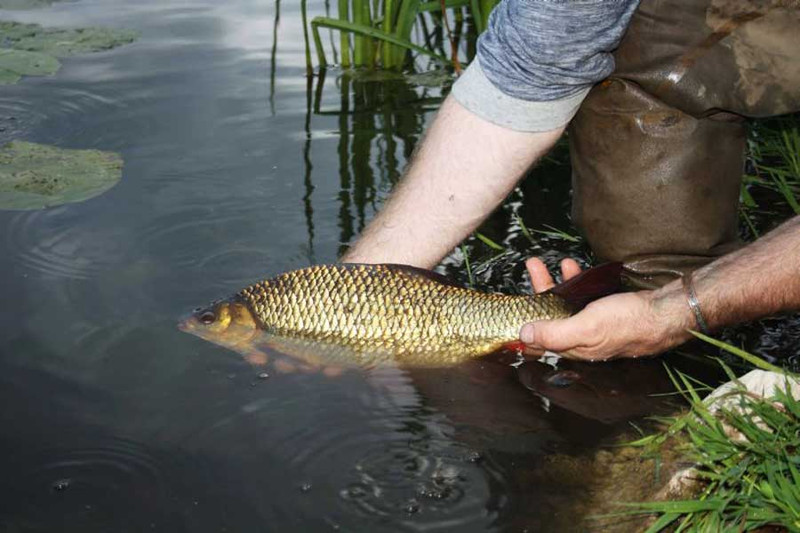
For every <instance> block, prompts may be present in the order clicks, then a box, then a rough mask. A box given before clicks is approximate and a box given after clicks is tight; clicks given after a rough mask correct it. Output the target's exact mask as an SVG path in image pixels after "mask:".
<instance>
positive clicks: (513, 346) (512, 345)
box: [503, 341, 526, 353]
mask: <svg viewBox="0 0 800 533" xmlns="http://www.w3.org/2000/svg"><path fill="white" fill-rule="evenodd" d="M503 348H505V349H506V350H510V351H512V352H520V353H521V352H523V351H524V350H525V348H526V346H525V343H523V342H522V341H511V342H508V343H506V344H504V345H503Z"/></svg>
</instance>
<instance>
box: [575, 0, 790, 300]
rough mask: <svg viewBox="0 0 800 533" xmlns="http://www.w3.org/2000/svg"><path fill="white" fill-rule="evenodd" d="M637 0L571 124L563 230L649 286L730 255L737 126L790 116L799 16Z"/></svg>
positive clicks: (740, 157) (741, 140)
mask: <svg viewBox="0 0 800 533" xmlns="http://www.w3.org/2000/svg"><path fill="white" fill-rule="evenodd" d="M786 5H788V4H786V3H785V2H784V3H781V2H778V1H777V0H774V1H769V0H763V1H752V2H751V1H748V2H744V1H741V0H700V1H697V0H658V1H654V0H642V3H641V5H640V8H639V10H638V11H637V13H636V15H635V16H634V18H633V20H632V22H631V26H630V27H629V30H628V32H627V34H626V36H625V37H624V38H623V40H622V42H621V43H620V47H619V49H618V50H617V52H616V53H615V58H616V61H617V69H616V71H615V73H614V75H613V77H612V78H611V79H609V80H607V81H606V82H604V83H602V84H600V85H598V86H596V87H595V88H594V89H592V91H591V92H590V93H589V96H588V97H587V99H586V100H585V101H584V103H583V105H582V106H581V109H580V111H579V112H578V114H577V115H576V117H575V119H574V120H573V122H572V124H571V126H570V147H571V152H572V165H573V220H574V222H575V223H576V225H577V226H578V228H579V229H581V231H582V232H583V233H584V235H585V236H586V238H587V241H588V242H589V244H590V245H591V247H592V248H593V249H594V251H595V252H596V254H597V256H598V257H599V258H600V259H601V260H614V261H623V262H624V263H625V268H626V272H627V273H628V275H629V278H630V281H631V283H632V285H634V286H638V287H654V286H659V285H663V284H664V283H667V282H669V281H670V280H671V279H674V278H675V277H678V276H680V275H682V274H683V273H685V272H687V271H691V270H693V269H695V268H697V267H699V266H701V265H703V264H705V263H707V262H709V261H711V260H713V259H714V258H715V257H717V256H719V255H722V254H725V253H728V252H729V251H731V250H733V249H735V248H736V247H737V246H739V245H740V243H739V241H738V238H737V234H738V231H737V227H738V216H737V213H738V200H739V192H740V182H741V177H742V174H743V167H744V148H745V129H744V125H743V122H742V117H744V116H767V115H774V114H780V113H786V112H791V111H796V110H800V66H798V65H800V62H798V56H800V52H798V50H800V32H798V31H797V30H796V28H797V27H800V26H798V23H799V22H800V9H799V8H798V7H797V6H795V7H791V8H787V7H785V6H786Z"/></svg>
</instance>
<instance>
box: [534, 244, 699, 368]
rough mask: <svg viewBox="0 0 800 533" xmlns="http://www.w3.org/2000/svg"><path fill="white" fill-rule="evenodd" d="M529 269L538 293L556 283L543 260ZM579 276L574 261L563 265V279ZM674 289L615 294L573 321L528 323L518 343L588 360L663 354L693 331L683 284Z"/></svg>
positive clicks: (592, 305) (581, 312) (535, 259)
mask: <svg viewBox="0 0 800 533" xmlns="http://www.w3.org/2000/svg"><path fill="white" fill-rule="evenodd" d="M526 267H527V268H528V272H529V274H530V276H531V281H532V283H533V287H534V290H535V291H536V292H537V293H539V292H543V291H546V290H549V289H550V288H551V287H553V285H554V282H553V278H552V277H551V276H550V273H549V272H548V270H547V267H546V266H545V265H544V263H543V262H542V261H541V260H540V259H537V258H531V259H529V260H528V261H527V262H526ZM580 271H581V269H580V266H578V264H577V263H576V262H575V261H574V260H572V259H565V260H564V261H562V263H561V272H562V275H563V277H564V279H565V280H567V279H570V278H572V277H574V276H576V275H577V274H579V273H580ZM671 285H674V283H673V284H670V285H668V286H667V287H664V288H663V289H659V290H658V291H639V292H631V293H624V294H613V295H611V296H606V297H605V298H601V299H600V300H596V301H594V302H592V303H590V304H589V305H587V306H586V307H585V308H584V309H583V310H582V311H580V312H579V313H577V314H575V315H573V316H571V317H568V318H565V319H560V320H543V321H539V322H532V323H529V324H526V325H525V326H523V327H522V329H521V330H520V340H521V341H522V342H524V343H525V344H526V345H527V346H528V347H529V348H530V349H532V350H548V351H552V352H557V353H559V354H561V355H564V356H567V357H572V358H576V359H585V360H590V361H598V360H606V359H612V358H616V357H638V356H643V355H653V354H657V353H660V352H663V351H664V350H667V349H669V348H671V347H673V346H676V345H678V344H680V343H682V342H684V341H686V340H687V339H688V338H689V337H690V336H691V335H690V334H689V333H688V332H687V329H689V328H691V327H693V326H694V324H693V323H692V316H691V314H690V313H691V312H690V310H689V308H688V307H687V306H686V303H685V301H684V299H683V298H682V296H681V291H680V285H677V286H676V287H671Z"/></svg>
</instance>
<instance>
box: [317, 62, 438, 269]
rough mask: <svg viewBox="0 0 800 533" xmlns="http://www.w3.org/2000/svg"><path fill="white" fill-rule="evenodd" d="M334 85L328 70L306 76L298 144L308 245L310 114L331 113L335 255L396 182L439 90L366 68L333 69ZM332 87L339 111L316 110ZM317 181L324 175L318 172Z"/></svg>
mask: <svg viewBox="0 0 800 533" xmlns="http://www.w3.org/2000/svg"><path fill="white" fill-rule="evenodd" d="M333 73H335V74H336V79H335V80H334V81H335V84H334V85H333V86H331V85H332V84H327V85H326V83H325V81H326V77H327V76H328V72H327V71H326V70H325V69H322V70H320V71H319V72H318V73H317V75H316V80H317V83H316V87H314V85H313V79H314V78H313V77H308V83H307V87H306V91H307V93H306V94H307V115H306V122H305V132H306V140H305V144H304V151H303V157H304V163H305V186H306V195H305V196H304V203H305V211H306V224H307V230H308V235H309V247H310V248H311V247H312V246H313V242H312V241H313V237H314V223H313V220H312V217H311V215H312V213H313V209H312V206H311V203H310V198H311V193H312V192H313V190H314V186H313V184H312V182H311V175H312V172H311V171H312V167H313V165H312V162H311V158H310V155H309V154H310V151H311V142H312V133H311V120H312V114H313V115H316V116H322V117H328V116H336V117H337V123H338V131H337V132H336V137H337V139H338V147H337V152H338V156H339V182H340V188H339V193H338V199H339V230H340V239H339V242H340V248H339V254H340V255H341V253H343V252H344V250H345V249H346V246H347V244H348V243H349V242H350V241H351V240H352V239H353V237H354V236H355V235H356V234H358V233H359V232H360V231H361V230H362V229H363V228H364V226H365V225H366V223H367V222H368V220H369V218H370V216H371V214H372V213H374V212H375V211H376V210H377V209H378V208H379V204H380V202H381V200H382V198H381V194H385V193H386V192H387V191H388V190H390V189H391V187H392V186H393V185H394V184H395V183H397V180H398V179H399V177H400V174H401V172H402V166H403V165H404V164H405V162H406V161H407V160H408V159H410V157H411V154H412V153H413V151H414V148H415V146H416V143H417V140H418V138H419V136H420V135H421V134H422V132H423V129H424V125H425V115H426V114H427V113H429V112H431V111H432V110H434V109H435V108H436V106H437V104H438V103H439V102H440V101H441V96H440V95H439V94H438V93H439V91H438V90H436V91H434V93H435V94H434V95H431V94H429V92H430V90H429V89H420V88H418V87H415V86H414V85H412V84H411V83H409V82H408V81H406V80H405V79H404V78H403V77H402V76H392V77H391V79H388V80H386V79H381V78H380V77H375V75H371V74H370V73H368V72H360V71H334V72H333ZM333 89H336V90H337V91H338V93H339V96H340V98H339V109H336V110H331V109H324V110H323V109H322V101H323V98H324V96H325V95H324V91H326V90H327V91H330V90H333ZM322 179H327V176H323V178H322Z"/></svg>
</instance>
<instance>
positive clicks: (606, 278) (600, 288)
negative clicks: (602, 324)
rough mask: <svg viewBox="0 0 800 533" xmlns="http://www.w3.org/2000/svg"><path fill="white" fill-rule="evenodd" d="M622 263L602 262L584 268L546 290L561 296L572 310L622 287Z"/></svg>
mask: <svg viewBox="0 0 800 533" xmlns="http://www.w3.org/2000/svg"><path fill="white" fill-rule="evenodd" d="M621 274H622V263H619V262H615V263H603V264H602V265H598V266H596V267H593V268H590V269H588V270H585V271H583V272H581V273H580V274H578V275H577V276H575V277H574V278H572V279H568V280H567V281H565V282H563V283H559V284H558V285H556V286H555V287H553V288H552V289H550V290H549V291H548V292H551V293H553V294H555V295H556V296H560V297H561V298H563V299H564V300H565V301H566V302H567V305H568V306H569V307H571V308H572V309H573V311H578V310H580V309H583V308H584V307H586V305H587V304H588V303H589V302H591V301H593V300H597V299H599V298H602V297H603V296H608V295H609V294H613V293H615V292H619V291H620V289H621V288H622V278H621Z"/></svg>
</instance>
